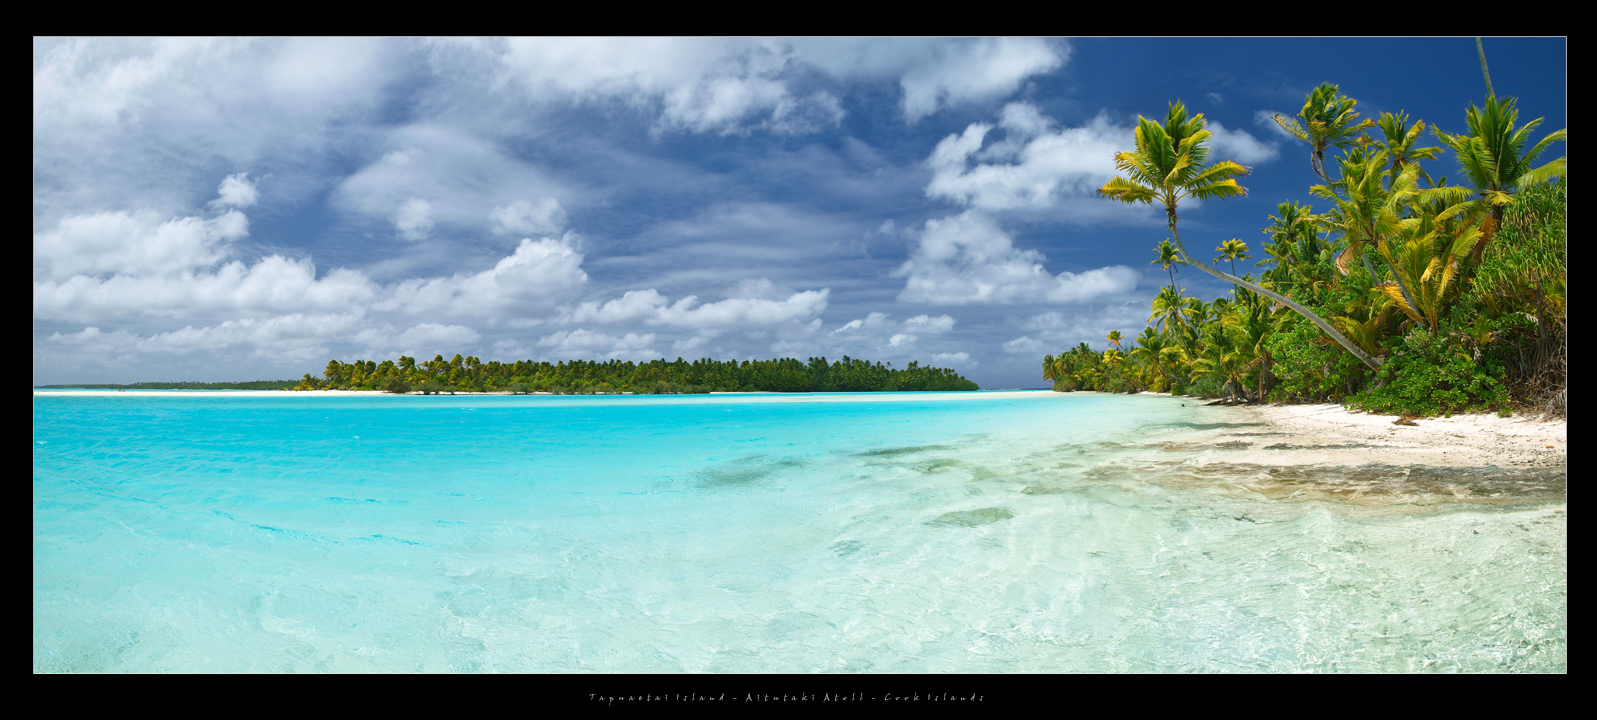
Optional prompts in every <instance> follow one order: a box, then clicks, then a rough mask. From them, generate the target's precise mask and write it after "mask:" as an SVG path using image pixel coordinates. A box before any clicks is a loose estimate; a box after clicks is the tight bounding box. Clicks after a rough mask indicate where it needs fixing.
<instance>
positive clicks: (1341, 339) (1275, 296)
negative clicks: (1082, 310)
mask: <svg viewBox="0 0 1597 720" xmlns="http://www.w3.org/2000/svg"><path fill="white" fill-rule="evenodd" d="M1166 214H1167V215H1168V216H1169V218H1170V234H1171V235H1172V236H1174V238H1175V241H1176V250H1177V251H1178V252H1180V253H1181V254H1182V255H1183V256H1184V257H1185V259H1186V263H1187V264H1188V265H1193V266H1195V267H1197V268H1198V269H1199V270H1202V271H1204V272H1206V273H1209V274H1210V275H1213V276H1215V277H1217V278H1220V279H1221V280H1224V281H1226V282H1228V283H1231V284H1232V285H1236V286H1238V287H1245V288H1247V289H1249V290H1252V291H1253V292H1256V293H1258V294H1260V295H1263V296H1265V297H1267V298H1270V299H1271V300H1274V301H1276V302H1278V303H1281V304H1282V305H1285V306H1287V307H1289V308H1292V311H1293V312H1295V313H1297V314H1299V315H1302V316H1303V317H1305V318H1307V319H1308V321H1309V322H1312V323H1314V325H1315V327H1318V328H1320V331H1321V332H1324V333H1325V334H1326V336H1328V337H1330V338H1331V339H1332V340H1335V341H1336V344H1338V345H1341V346H1342V348H1343V349H1345V350H1347V351H1348V352H1350V353H1353V357H1356V358H1358V359H1359V361H1360V362H1363V363H1364V364H1365V365H1368V366H1369V368H1370V369H1371V370H1379V369H1381V361H1379V360H1377V359H1375V358H1374V357H1373V356H1371V355H1370V354H1369V353H1367V352H1364V349H1363V348H1361V347H1359V346H1358V345H1356V344H1354V342H1353V341H1352V340H1349V339H1347V337H1346V336H1344V335H1343V334H1342V333H1340V332H1337V330H1336V328H1335V327H1332V326H1331V323H1328V322H1326V321H1325V319H1324V318H1322V317H1320V316H1319V315H1316V314H1314V312H1313V311H1311V310H1309V309H1308V308H1306V307H1303V306H1302V305H1299V304H1298V303H1297V302H1296V301H1294V300H1292V299H1291V298H1288V297H1287V296H1285V295H1282V294H1280V293H1278V292H1275V291H1273V290H1268V289H1266V288H1263V287H1260V286H1258V285H1255V284H1253V283H1250V282H1248V281H1246V280H1243V279H1242V278H1239V277H1236V276H1234V275H1227V274H1225V273H1224V272H1221V271H1219V270H1216V269H1213V268H1210V267H1209V266H1207V265H1204V264H1202V263H1194V262H1192V256H1191V255H1190V254H1188V253H1187V248H1186V246H1185V245H1183V244H1182V243H1181V233H1179V232H1176V214H1175V212H1174V211H1170V210H1167V211H1166Z"/></svg>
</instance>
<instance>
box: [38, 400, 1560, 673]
mask: <svg viewBox="0 0 1597 720" xmlns="http://www.w3.org/2000/svg"><path fill="white" fill-rule="evenodd" d="M130 395H132V394H129V395H122V396H113V397H92V396H91V397H85V396H76V397H74V396H53V395H40V396H35V399H34V443H35V444H34V492H33V499H34V510H33V532H34V541H33V664H34V669H35V670H36V671H43V672H73V671H91V672H92V671H138V672H149V671H266V672H278V671H335V672H338V671H354V672H360V671H402V672H408V671H437V672H452V671H458V672H497V671H516V672H693V673H696V672H711V673H713V672H806V673H807V672H1037V671H1041V672H1055V671H1177V672H1184V671H1244V672H1246V671H1269V672H1279V671H1413V670H1444V671H1445V670H1463V671H1521V670H1532V671H1547V670H1551V671H1562V670H1564V669H1565V666H1566V663H1565V648H1566V635H1567V632H1566V617H1567V610H1566V607H1567V606H1566V572H1567V566H1566V563H1565V540H1564V535H1565V530H1566V527H1567V525H1566V522H1565V516H1564V515H1563V513H1562V508H1563V505H1562V501H1561V500H1553V499H1548V498H1541V499H1534V498H1532V499H1527V500H1526V501H1524V502H1518V503H1508V504H1495V505H1493V504H1479V503H1467V502H1457V503H1451V502H1428V503H1414V502H1403V501H1391V502H1362V503H1361V502H1350V501H1345V500H1339V499H1337V498H1336V497H1335V495H1334V493H1333V494H1325V493H1320V494H1317V495H1316V494H1313V493H1311V494H1310V495H1308V496H1305V495H1303V494H1302V493H1297V494H1294V495H1292V496H1291V497H1283V496H1282V495H1283V494H1281V493H1275V494H1271V493H1269V492H1264V493H1262V494H1261V492H1260V491H1258V485H1257V483H1255V485H1254V486H1252V487H1251V488H1250V487H1245V485H1246V482H1247V478H1245V477H1243V476H1245V475H1248V474H1249V473H1257V471H1258V468H1257V467H1253V468H1244V467H1241V466H1238V467H1236V468H1231V469H1229V470H1228V469H1227V467H1228V466H1226V465H1224V464H1223V463H1218V464H1216V463H1215V462H1214V460H1215V459H1216V457H1215V453H1222V452H1223V450H1215V449H1213V448H1214V447H1223V446H1213V445H1211V446H1208V447H1209V449H1199V450H1192V451H1183V450H1182V448H1184V447H1189V446H1188V445H1183V444H1182V442H1183V441H1184V440H1190V439H1191V438H1192V437H1195V436H1196V435H1195V434H1203V433H1209V435H1211V436H1212V435H1214V434H1215V433H1220V434H1222V435H1223V434H1224V433H1226V432H1230V431H1236V432H1237V433H1238V434H1246V433H1243V432H1242V431H1244V430H1247V429H1249V428H1248V427H1247V425H1248V424H1247V423H1246V422H1240V421H1238V418H1239V417H1241V416H1238V415H1236V414H1235V411H1228V410H1226V409H1223V408H1198V407H1184V406H1183V405H1182V403H1181V402H1179V401H1177V400H1176V399H1171V398H1162V397H1149V396H1140V397H1126V396H1111V395H1092V394H1073V395H1061V394H1053V393H1042V394H1037V395H1034V396H1026V397H1015V396H1003V395H985V394H969V393H964V394H917V395H909V394H899V395H894V396H891V397H886V396H878V397H875V398H871V399H872V400H873V401H871V402H844V401H837V400H839V398H838V397H836V396H774V395H715V396H666V397H660V396H651V397H536V396H534V397H525V396H524V397H467V396H453V397H448V396H445V397H281V396H272V397H214V396H196V397H165V396H147V397H134V396H130ZM1227 412H1229V413H1231V414H1225V413H1227ZM1194 468H1208V470H1205V471H1203V472H1197V471H1195V470H1194ZM1228 472H1229V473H1231V474H1233V475H1236V477H1228V476H1227V475H1226V473H1228ZM1328 472H1329V471H1328ZM1305 497H1308V498H1309V499H1304V498H1305Z"/></svg>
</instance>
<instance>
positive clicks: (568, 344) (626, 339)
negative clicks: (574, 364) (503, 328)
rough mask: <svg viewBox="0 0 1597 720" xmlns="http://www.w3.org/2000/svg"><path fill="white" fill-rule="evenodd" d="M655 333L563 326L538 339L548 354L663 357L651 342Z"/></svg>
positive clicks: (623, 358) (607, 357)
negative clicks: (615, 332)
mask: <svg viewBox="0 0 1597 720" xmlns="http://www.w3.org/2000/svg"><path fill="white" fill-rule="evenodd" d="M653 343H654V333H644V334H642V335H639V334H637V333H627V334H626V335H624V336H621V337H616V336H613V335H606V334H604V333H598V332H592V331H589V330H585V329H582V328H578V329H576V330H570V331H567V330H560V331H558V332H555V333H552V334H549V335H545V336H544V337H541V338H539V339H538V342H537V346H538V347H540V348H546V350H545V351H544V354H545V356H546V357H551V358H554V357H558V358H583V359H586V358H593V357H596V356H597V357H602V358H605V359H609V360H649V359H655V358H659V357H661V355H660V354H659V353H657V352H655V351H654V349H653V348H652V347H650V345H652V344H653Z"/></svg>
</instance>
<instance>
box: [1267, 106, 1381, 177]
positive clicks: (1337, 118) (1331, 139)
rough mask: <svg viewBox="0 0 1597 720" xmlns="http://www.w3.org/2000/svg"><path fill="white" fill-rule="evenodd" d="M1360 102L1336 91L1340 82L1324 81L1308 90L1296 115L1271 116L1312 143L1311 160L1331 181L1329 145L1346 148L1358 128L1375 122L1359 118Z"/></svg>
mask: <svg viewBox="0 0 1597 720" xmlns="http://www.w3.org/2000/svg"><path fill="white" fill-rule="evenodd" d="M1357 104H1358V101H1357V100H1354V99H1353V98H1350V97H1347V96H1345V95H1342V94H1340V93H1339V92H1337V86H1335V85H1332V84H1331V83H1321V84H1320V86H1319V87H1317V88H1315V89H1313V90H1311V91H1309V96H1308V97H1307V98H1305V99H1304V101H1303V109H1302V110H1299V111H1298V114H1297V117H1291V118H1289V117H1286V116H1284V115H1277V116H1275V117H1274V118H1272V119H1273V120H1275V124H1277V125H1280V126H1281V129H1282V130H1285V131H1287V133H1289V134H1291V135H1292V136H1293V137H1295V138H1297V139H1299V140H1302V141H1304V142H1306V143H1308V144H1309V164H1310V165H1311V166H1313V167H1314V173H1315V174H1316V175H1319V176H1320V179H1321V180H1324V181H1325V182H1326V183H1327V184H1329V183H1330V182H1331V178H1329V177H1326V175H1325V150H1326V148H1330V147H1338V148H1345V147H1347V146H1348V145H1350V144H1352V143H1354V142H1356V141H1357V140H1356V137H1357V135H1358V133H1359V131H1361V130H1364V129H1365V128H1368V127H1373V126H1374V124H1375V123H1372V122H1370V121H1369V120H1364V121H1363V122H1358V118H1359V114H1358V113H1356V112H1354V111H1353V106H1354V105H1357Z"/></svg>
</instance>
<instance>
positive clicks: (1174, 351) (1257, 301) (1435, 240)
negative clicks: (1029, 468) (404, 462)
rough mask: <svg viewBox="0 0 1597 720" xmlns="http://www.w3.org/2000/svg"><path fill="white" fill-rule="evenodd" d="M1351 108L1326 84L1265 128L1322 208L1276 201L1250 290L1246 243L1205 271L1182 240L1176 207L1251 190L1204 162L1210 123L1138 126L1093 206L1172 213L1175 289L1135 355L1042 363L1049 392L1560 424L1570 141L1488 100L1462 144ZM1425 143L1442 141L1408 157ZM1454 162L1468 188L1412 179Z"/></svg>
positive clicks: (1133, 346) (1168, 259)
mask: <svg viewBox="0 0 1597 720" xmlns="http://www.w3.org/2000/svg"><path fill="white" fill-rule="evenodd" d="M1482 70H1483V73H1484V71H1485V60H1484V56H1483V57H1482ZM1487 85H1488V88H1490V77H1489V76H1488V77H1487ZM1488 92H1489V93H1490V90H1488ZM1356 105H1357V101H1355V100H1353V99H1352V98H1348V97H1345V96H1343V95H1342V94H1341V93H1340V92H1339V91H1338V88H1337V86H1335V85H1331V84H1324V85H1321V86H1320V87H1318V88H1316V89H1315V90H1314V91H1313V92H1311V93H1310V94H1309V96H1308V97H1307V98H1306V99H1305V102H1304V105H1303V109H1302V110H1301V111H1300V112H1299V113H1298V115H1297V116H1296V117H1291V118H1287V117H1277V118H1276V121H1277V122H1278V123H1279V124H1280V125H1281V126H1282V127H1283V128H1284V129H1286V130H1287V131H1288V132H1289V133H1291V134H1293V135H1294V136H1296V137H1298V138H1299V139H1302V140H1304V141H1305V142H1307V143H1308V144H1309V148H1310V152H1309V161H1310V166H1311V168H1312V169H1313V171H1314V173H1315V174H1316V175H1317V176H1318V177H1319V178H1320V180H1321V181H1322V182H1323V184H1320V185H1315V186H1313V187H1311V188H1310V189H1309V193H1310V195H1312V196H1314V197H1315V198H1319V199H1320V200H1317V201H1316V202H1322V203H1323V204H1322V208H1323V210H1322V211H1321V212H1318V213H1316V212H1315V208H1314V206H1313V205H1310V204H1308V203H1305V202H1300V201H1298V200H1288V201H1286V202H1282V203H1280V204H1279V205H1278V206H1277V208H1276V213H1277V214H1275V215H1271V216H1270V218H1269V220H1270V224H1269V225H1268V226H1267V227H1265V228H1264V229H1263V232H1264V235H1265V237H1266V243H1265V245H1264V247H1263V257H1261V258H1260V259H1259V260H1258V262H1257V263H1256V265H1257V266H1264V267H1265V269H1263V270H1262V271H1261V272H1260V273H1259V274H1258V275H1257V276H1255V275H1253V274H1251V273H1249V274H1242V275H1238V274H1237V272H1236V263H1237V261H1240V260H1246V259H1249V258H1250V255H1249V254H1248V250H1249V248H1248V246H1247V244H1246V243H1245V242H1243V241H1241V240H1240V239H1229V240H1224V241H1222V242H1221V243H1220V244H1219V246H1218V247H1216V248H1215V250H1216V252H1217V253H1219V254H1218V256H1217V257H1215V258H1214V259H1213V260H1211V261H1210V262H1204V261H1203V260H1201V259H1199V258H1197V257H1195V256H1194V255H1192V254H1191V253H1190V252H1189V251H1188V250H1187V248H1186V246H1185V245H1184V243H1183V242H1182V238H1181V235H1180V233H1179V232H1178V231H1177V221H1178V219H1179V218H1178V215H1177V209H1178V207H1179V205H1180V202H1181V201H1182V200H1183V199H1186V198H1195V199H1199V200H1224V199H1227V198H1232V197H1237V196H1240V195H1244V194H1246V190H1245V189H1244V188H1243V187H1242V186H1241V185H1239V184H1238V182H1237V179H1238V178H1240V177H1242V176H1244V175H1246V174H1247V172H1248V169H1247V168H1245V167H1242V166H1241V165H1238V164H1236V163H1232V162H1225V161H1221V162H1215V163H1212V164H1211V163H1209V162H1208V140H1209V137H1210V133H1209V131H1207V130H1205V129H1204V124H1205V121H1204V119H1203V116H1202V115H1201V114H1198V115H1192V116H1190V117H1189V116H1188V114H1187V111H1186V109H1185V108H1184V107H1183V106H1182V104H1181V103H1180V102H1176V103H1172V104H1171V105H1170V107H1169V110H1168V112H1167V113H1166V116H1165V119H1164V122H1162V123H1161V122H1156V121H1153V120H1149V119H1146V118H1140V119H1139V123H1138V126H1137V129H1136V149H1135V150H1134V151H1130V152H1125V153H1121V154H1120V155H1119V156H1117V157H1116V158H1115V164H1116V167H1117V168H1118V169H1119V171H1120V173H1121V174H1120V176H1119V177H1116V178H1114V179H1113V180H1111V181H1109V182H1108V183H1107V184H1105V185H1104V186H1103V188H1102V189H1101V190H1100V191H1099V192H1100V193H1101V194H1102V195H1103V196H1105V197H1107V198H1109V199H1112V200H1117V201H1120V202H1127V203H1150V204H1153V203H1157V204H1158V205H1160V206H1161V207H1162V208H1163V209H1164V210H1165V214H1166V218H1167V227H1168V229H1169V231H1170V239H1168V240H1165V241H1163V242H1161V243H1159V245H1158V246H1157V247H1156V248H1155V252H1156V253H1157V254H1158V258H1157V259H1156V260H1154V261H1153V262H1152V264H1157V265H1160V266H1161V267H1162V268H1164V269H1166V270H1167V272H1168V276H1169V278H1170V285H1169V286H1167V287H1164V288H1162V289H1161V290H1160V291H1159V294H1158V295H1157V296H1156V297H1155V298H1154V300H1153V303H1152V308H1151V310H1152V312H1151V314H1150V315H1149V318H1148V322H1149V326H1148V327H1146V328H1144V329H1143V331H1142V334H1141V335H1139V336H1137V337H1135V338H1133V339H1132V340H1131V342H1130V343H1129V347H1128V344H1125V343H1123V342H1122V338H1121V336H1120V332H1119V331H1114V332H1112V333H1110V335H1109V338H1108V340H1109V347H1108V348H1107V349H1106V350H1104V351H1103V352H1096V351H1093V350H1092V349H1091V348H1089V347H1088V346H1087V344H1086V343H1081V344H1079V345H1077V346H1076V347H1074V348H1071V349H1070V350H1068V351H1066V352H1064V353H1061V354H1059V355H1057V356H1056V355H1049V356H1047V357H1046V358H1044V360H1043V377H1044V378H1046V379H1048V380H1049V381H1051V382H1053V383H1054V389H1055V390H1060V391H1067V390H1077V389H1081V390H1104V391H1111V392H1136V391H1140V390H1152V391H1168V392H1175V393H1182V394H1193V395H1202V396H1210V397H1214V396H1223V397H1224V398H1225V399H1226V401H1228V402H1242V401H1246V402H1259V401H1265V400H1268V401H1282V402H1324V401H1339V402H1343V403H1345V404H1346V405H1347V406H1349V407H1350V408H1354V409H1362V410H1368V411H1374V412H1383V413H1391V414H1398V413H1402V414H1412V415H1436V414H1446V413H1451V412H1457V411H1482V410H1495V411H1498V412H1503V413H1507V412H1510V411H1511V410H1512V409H1513V408H1514V407H1516V406H1517V407H1519V408H1520V409H1522V410H1529V411H1538V412H1543V413H1548V414H1552V415H1559V416H1561V415H1564V414H1565V412H1566V405H1567V389H1566V388H1567V384H1566V378H1567V369H1568V359H1567V351H1566V345H1565V338H1566V335H1565V328H1566V319H1567V312H1566V310H1567V301H1566V295H1565V284H1566V282H1567V277H1568V262H1567V248H1566V242H1565V213H1566V206H1567V180H1566V175H1567V172H1566V171H1567V166H1566V165H1567V164H1566V159H1565V158H1564V157H1559V158H1557V159H1554V160H1551V161H1545V162H1544V161H1542V160H1541V157H1542V156H1543V155H1544V154H1546V151H1547V150H1548V148H1549V147H1550V146H1551V145H1552V144H1553V143H1555V142H1562V141H1564V140H1565V131H1564V130H1562V129H1560V130H1556V131H1554V132H1551V133H1548V134H1546V135H1545V136H1543V137H1542V138H1540V139H1539V140H1537V141H1535V142H1532V138H1531V134H1532V131H1533V130H1534V129H1535V128H1536V127H1538V126H1539V125H1540V124H1541V122H1542V119H1541V118H1537V119H1535V120H1532V121H1530V122H1527V123H1525V124H1524V125H1522V126H1516V123H1517V122H1518V108H1517V107H1515V101H1514V99H1512V98H1508V99H1499V98H1497V97H1496V96H1495V95H1492V94H1488V96H1487V98H1486V103H1485V106H1484V107H1480V108H1477V107H1475V105H1474V104H1471V105H1470V107H1469V109H1468V110H1467V111H1466V113H1465V125H1466V128H1467V130H1466V131H1465V132H1462V133H1449V132H1444V131H1442V130H1440V129H1438V128H1436V127H1435V126H1434V125H1431V126H1428V125H1427V124H1426V123H1425V122H1424V121H1419V120H1416V121H1414V122H1413V123H1412V124H1410V119H1409V117H1408V116H1407V115H1406V114H1405V113H1401V112H1399V113H1395V114H1394V113H1382V114H1381V116H1380V117H1379V118H1378V119H1374V120H1369V119H1366V120H1360V119H1359V115H1358V113H1357V112H1356V111H1355V106H1356ZM1427 129H1428V130H1430V132H1431V133H1432V134H1433V135H1434V136H1435V138H1436V139H1437V140H1438V141H1440V143H1441V145H1442V146H1439V147H1424V146H1421V142H1422V140H1423V138H1424V137H1425V135H1424V133H1425V131H1426V130H1427ZM1327 152H1333V155H1332V156H1331V157H1329V158H1328V157H1327V156H1326V154H1327ZM1449 153H1450V154H1451V155H1452V156H1453V157H1454V158H1455V159H1456V161H1457V165H1458V169H1459V174H1460V175H1461V176H1462V177H1463V184H1455V185H1449V184H1448V182H1447V178H1445V177H1443V178H1437V179H1434V180H1433V178H1432V175H1431V173H1430V172H1429V171H1427V170H1426V169H1425V168H1424V167H1423V166H1422V161H1427V162H1428V161H1436V160H1438V159H1440V158H1443V157H1444V156H1445V155H1446V154H1449ZM1221 261H1224V262H1225V266H1224V267H1225V268H1226V269H1229V270H1230V272H1226V271H1225V270H1223V269H1221V267H1220V266H1219V263H1220V262H1221ZM1188 267H1192V268H1197V269H1198V270H1200V271H1202V272H1205V273H1208V274H1209V275H1212V276H1214V277H1216V278H1219V279H1221V280H1224V281H1226V282H1227V283H1229V284H1230V285H1232V286H1233V289H1232V290H1231V291H1230V292H1229V293H1228V294H1227V295H1225V296H1222V297H1219V298H1215V299H1214V300H1212V301H1209V302H1205V301H1203V300H1202V299H1200V298H1197V297H1190V296H1187V295H1186V294H1185V293H1184V291H1183V289H1182V288H1181V287H1180V286H1178V285H1177V283H1176V280H1177V278H1178V271H1179V270H1180V269H1181V268H1188Z"/></svg>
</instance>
